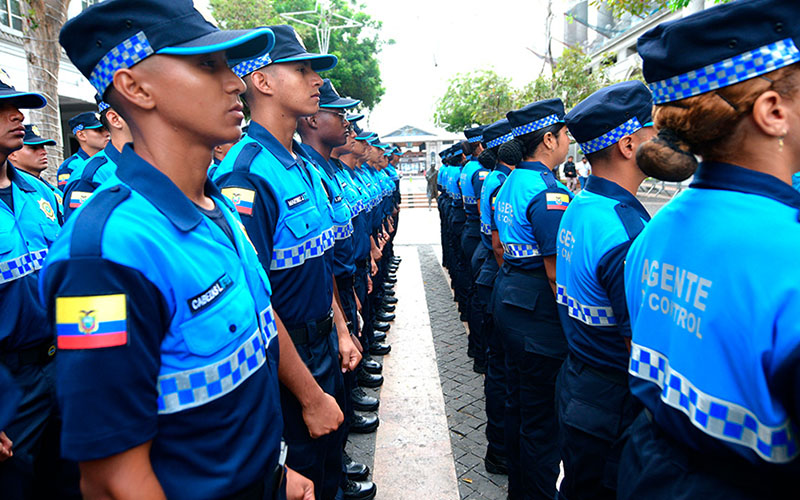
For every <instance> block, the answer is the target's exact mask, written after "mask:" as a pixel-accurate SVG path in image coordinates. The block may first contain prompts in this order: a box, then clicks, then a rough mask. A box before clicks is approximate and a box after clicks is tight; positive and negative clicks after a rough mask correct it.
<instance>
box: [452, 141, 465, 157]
mask: <svg viewBox="0 0 800 500" xmlns="http://www.w3.org/2000/svg"><path fill="white" fill-rule="evenodd" d="M463 154H464V147H463V146H462V145H461V143H460V142H459V143H456V144H453V145H452V146H450V156H458V155H463Z"/></svg>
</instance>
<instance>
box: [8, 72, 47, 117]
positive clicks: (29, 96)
mask: <svg viewBox="0 0 800 500" xmlns="http://www.w3.org/2000/svg"><path fill="white" fill-rule="evenodd" d="M0 99H2V100H3V101H5V102H8V101H13V104H14V105H15V106H16V107H17V108H23V109H38V108H43V107H45V106H47V99H45V98H44V96H43V95H41V94H37V93H35V92H20V91H19V90H17V89H15V88H14V86H13V85H12V84H11V77H9V76H8V73H6V72H5V70H3V69H2V68H0Z"/></svg>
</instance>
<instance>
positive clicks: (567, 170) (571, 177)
mask: <svg viewBox="0 0 800 500" xmlns="http://www.w3.org/2000/svg"><path fill="white" fill-rule="evenodd" d="M564 177H565V178H566V180H567V187H568V188H569V190H570V191H572V192H573V193H574V192H575V190H576V188H577V187H578V186H577V184H578V171H577V170H576V169H575V157H574V156H571V155H570V156H569V157H567V161H566V163H564Z"/></svg>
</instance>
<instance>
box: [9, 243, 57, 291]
mask: <svg viewBox="0 0 800 500" xmlns="http://www.w3.org/2000/svg"><path fill="white" fill-rule="evenodd" d="M45 257H47V249H46V248H43V249H41V250H37V251H35V252H31V253H26V254H25V255H21V256H19V257H16V258H14V259H9V260H4V261H3V262H0V285H1V284H4V283H8V282H10V281H14V280H17V279H19V278H22V277H23V276H27V275H29V274H31V273H33V272H36V271H38V270H39V269H41V268H42V264H43V263H44V259H45Z"/></svg>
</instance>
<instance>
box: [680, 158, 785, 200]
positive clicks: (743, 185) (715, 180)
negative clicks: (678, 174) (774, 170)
mask: <svg viewBox="0 0 800 500" xmlns="http://www.w3.org/2000/svg"><path fill="white" fill-rule="evenodd" d="M689 186H690V187H693V188H700V189H721V190H724V191H738V192H740V193H748V194H756V195H759V196H764V197H766V198H772V199H773V200H775V201H779V202H781V203H783V204H784V205H789V206H790V207H794V208H800V193H798V192H797V191H795V190H794V188H792V186H790V185H789V184H786V183H785V182H783V181H781V180H780V179H778V178H777V177H774V176H772V175H769V174H765V173H762V172H756V171H755V170H750V169H749V168H744V167H738V166H736V165H731V164H730V163H717V162H704V163H702V164H700V168H698V169H697V172H696V173H695V175H694V180H693V181H692V183H691V184H690V185H689Z"/></svg>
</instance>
